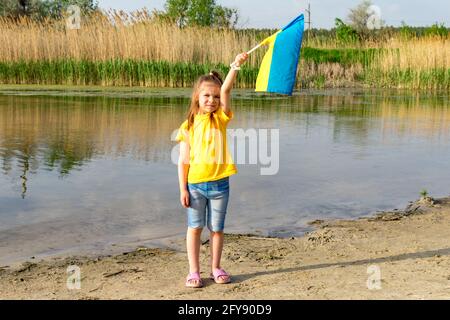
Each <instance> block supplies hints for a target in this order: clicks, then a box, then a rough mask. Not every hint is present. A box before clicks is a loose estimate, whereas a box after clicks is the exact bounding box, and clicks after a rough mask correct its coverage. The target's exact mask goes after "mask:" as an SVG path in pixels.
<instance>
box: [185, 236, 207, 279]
mask: <svg viewBox="0 0 450 320" xmlns="http://www.w3.org/2000/svg"><path fill="white" fill-rule="evenodd" d="M202 230H203V229H202V228H188V231H187V235H186V249H187V253H188V259H189V273H194V272H200V236H201V234H202Z"/></svg>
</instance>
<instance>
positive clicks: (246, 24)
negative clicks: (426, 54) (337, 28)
mask: <svg viewBox="0 0 450 320" xmlns="http://www.w3.org/2000/svg"><path fill="white" fill-rule="evenodd" d="M165 2H166V1H165V0H128V1H124V0H98V3H99V6H100V7H101V8H103V9H108V8H113V9H122V10H125V11H132V10H136V9H140V8H143V7H147V8H148V9H150V10H152V9H158V10H162V9H163V8H164V3H165ZM360 2H361V0H216V3H217V4H219V5H222V6H225V7H230V8H236V9H238V11H239V14H240V19H239V22H238V25H237V27H238V28H282V27H283V26H284V25H285V24H286V23H288V22H289V21H290V20H291V19H293V18H295V17H296V16H297V15H298V14H299V13H304V10H305V9H306V8H307V7H308V3H310V5H311V27H312V28H326V29H330V28H332V27H333V26H334V19H335V18H336V17H339V18H341V19H343V20H344V21H345V19H346V17H347V15H348V12H349V9H350V8H354V7H355V6H357V5H358V4H359V3H360ZM372 3H373V4H374V5H376V6H377V7H378V8H379V12H380V15H381V19H382V20H384V21H385V23H386V24H387V25H393V26H399V25H401V22H402V21H404V22H406V23H407V24H408V25H412V26H429V25H432V24H433V23H435V22H438V23H444V24H445V26H446V27H450V0H428V1H424V0H420V1H419V0H372ZM305 18H307V15H306V14H305Z"/></svg>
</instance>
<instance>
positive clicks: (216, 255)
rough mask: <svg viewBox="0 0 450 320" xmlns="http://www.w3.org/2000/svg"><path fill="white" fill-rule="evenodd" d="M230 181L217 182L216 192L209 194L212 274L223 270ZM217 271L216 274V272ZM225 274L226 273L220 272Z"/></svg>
mask: <svg viewBox="0 0 450 320" xmlns="http://www.w3.org/2000/svg"><path fill="white" fill-rule="evenodd" d="M229 194H230V192H229V183H228V179H225V180H220V181H217V182H216V185H215V186H214V190H212V191H211V192H209V193H208V198H209V199H208V202H207V205H206V207H207V213H208V218H207V221H208V229H209V230H210V231H211V232H210V251H211V273H212V274H213V275H214V274H217V269H221V267H220V260H221V258H222V250H223V242H224V234H223V229H224V227H225V216H226V214H227V206H228V199H229ZM215 271H216V272H215ZM220 273H222V274H224V272H220ZM218 278H219V279H216V282H218V281H219V282H223V283H226V282H229V280H230V277H229V276H228V275H226V273H225V274H224V275H220V276H218Z"/></svg>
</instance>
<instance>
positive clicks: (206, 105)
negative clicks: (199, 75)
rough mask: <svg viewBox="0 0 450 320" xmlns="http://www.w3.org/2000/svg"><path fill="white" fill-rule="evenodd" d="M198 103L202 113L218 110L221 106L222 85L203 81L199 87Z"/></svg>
mask: <svg viewBox="0 0 450 320" xmlns="http://www.w3.org/2000/svg"><path fill="white" fill-rule="evenodd" d="M198 105H199V107H200V109H199V112H200V113H210V112H214V111H216V110H217V108H219V106H220V87H219V86H218V85H217V84H214V83H211V82H203V83H202V84H201V85H200V88H199V94H198Z"/></svg>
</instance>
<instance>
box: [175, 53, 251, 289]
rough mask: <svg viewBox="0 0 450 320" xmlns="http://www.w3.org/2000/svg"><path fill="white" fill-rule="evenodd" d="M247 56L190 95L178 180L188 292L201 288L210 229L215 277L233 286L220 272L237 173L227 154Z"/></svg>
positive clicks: (205, 79)
mask: <svg viewBox="0 0 450 320" xmlns="http://www.w3.org/2000/svg"><path fill="white" fill-rule="evenodd" d="M247 58H248V56H247V54H246V53H242V54H239V55H238V56H236V59H235V61H234V63H233V64H232V65H231V67H232V68H231V70H230V71H229V73H228V75H227V77H226V79H225V81H224V82H222V79H221V78H220V76H219V74H218V73H217V72H210V73H209V74H208V75H204V76H201V77H200V78H199V79H198V80H197V82H196V84H195V86H194V91H193V93H192V99H191V105H190V108H189V112H188V117H187V120H186V121H185V122H183V124H182V125H181V127H180V130H179V132H178V135H177V138H176V140H177V141H179V142H180V158H179V161H178V178H179V183H180V201H181V204H182V206H183V207H185V208H187V220H188V230H187V236H186V247H187V253H188V259H189V274H188V276H187V278H186V287H191V288H200V287H202V286H203V282H202V279H201V277H200V261H199V253H200V235H201V233H202V230H203V227H204V226H205V224H207V226H208V229H209V230H210V242H209V244H210V248H211V274H210V277H211V278H212V279H214V281H215V282H216V283H229V282H230V281H231V277H230V275H229V274H228V273H227V272H225V270H223V269H222V268H221V266H220V259H221V255H222V248H223V238H224V237H223V229H224V223H225V215H226V211H227V205H228V197H229V181H228V179H229V178H228V177H229V176H231V175H233V174H235V173H237V170H236V167H235V165H234V163H233V160H232V158H231V156H230V154H229V152H228V146H227V141H226V129H227V124H228V122H229V121H230V120H231V119H232V118H233V113H232V111H231V89H232V88H233V83H234V81H235V79H236V76H237V72H238V69H239V66H240V65H242V64H243V63H244V62H245V61H246V60H247Z"/></svg>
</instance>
